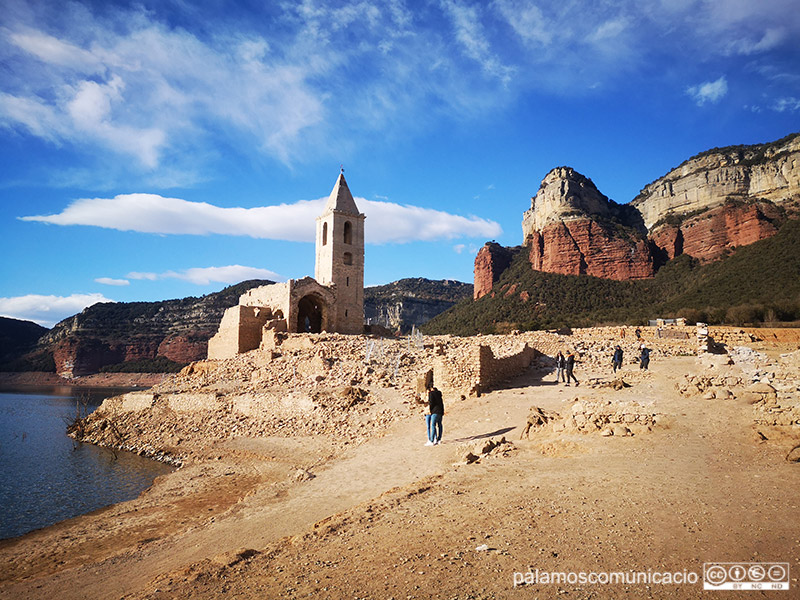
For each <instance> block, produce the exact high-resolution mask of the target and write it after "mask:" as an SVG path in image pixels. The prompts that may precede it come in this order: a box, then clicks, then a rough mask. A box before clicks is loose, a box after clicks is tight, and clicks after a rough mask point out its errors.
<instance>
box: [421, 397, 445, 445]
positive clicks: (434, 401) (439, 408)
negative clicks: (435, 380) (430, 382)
mask: <svg viewBox="0 0 800 600" xmlns="http://www.w3.org/2000/svg"><path fill="white" fill-rule="evenodd" d="M428 409H429V411H430V414H429V415H426V417H425V420H426V421H427V423H428V442H427V443H426V444H425V445H426V446H436V445H438V444H439V442H441V441H442V432H443V428H442V417H444V400H443V399H442V392H440V391H439V390H438V389H436V387H435V386H432V387H431V389H430V391H428Z"/></svg>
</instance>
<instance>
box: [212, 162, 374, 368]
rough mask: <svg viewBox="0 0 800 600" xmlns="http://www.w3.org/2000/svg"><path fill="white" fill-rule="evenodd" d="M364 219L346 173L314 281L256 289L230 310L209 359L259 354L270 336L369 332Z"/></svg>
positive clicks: (328, 211) (322, 230) (330, 211)
mask: <svg viewBox="0 0 800 600" xmlns="http://www.w3.org/2000/svg"><path fill="white" fill-rule="evenodd" d="M364 219H365V215H363V214H362V213H360V212H359V210H358V207H357V206H356V203H355V200H354V199H353V195H352V194H351V193H350V189H349V188H348V187H347V182H346V181H345V179H344V172H342V173H340V174H339V178H338V179H337V180H336V185H334V187H333V191H332V192H331V194H330V196H329V197H328V202H327V203H326V204H325V208H324V210H323V211H322V214H321V215H320V216H319V217H317V234H316V261H315V268H314V278H313V279H312V278H311V277H303V278H302V279H290V280H289V281H287V282H285V283H274V284H272V285H265V286H261V287H258V288H253V289H252V290H250V291H248V292H247V293H245V294H242V296H241V297H240V298H239V304H237V305H236V306H232V307H231V308H229V309H227V310H226V311H225V314H224V315H223V317H222V321H221V322H220V325H219V330H218V331H217V333H216V334H215V335H214V337H212V338H211V339H210V340H209V342H208V358H209V359H224V358H231V357H233V356H236V355H237V354H241V353H243V352H248V351H250V350H255V349H256V348H258V347H259V346H260V345H261V341H262V339H263V337H264V335H265V334H269V335H273V334H274V333H278V332H289V333H322V332H330V333H347V334H360V333H363V332H364Z"/></svg>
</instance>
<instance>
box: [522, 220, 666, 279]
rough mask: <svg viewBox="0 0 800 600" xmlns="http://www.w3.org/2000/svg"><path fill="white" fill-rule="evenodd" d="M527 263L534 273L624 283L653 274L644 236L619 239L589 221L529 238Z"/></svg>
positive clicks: (555, 226)
mask: <svg viewBox="0 0 800 600" xmlns="http://www.w3.org/2000/svg"><path fill="white" fill-rule="evenodd" d="M527 239H528V240H529V247H530V251H529V260H530V263H531V267H532V268H533V269H534V270H535V271H545V272H547V273H560V274H562V275H592V276H594V277H602V278H605V279H616V280H620V281H625V280H629V279H645V278H649V277H652V276H653V275H654V274H655V269H654V266H653V258H652V256H651V253H650V246H649V244H648V243H647V240H646V239H645V238H644V236H643V235H636V234H635V233H630V232H629V233H628V234H626V235H624V236H622V235H620V234H619V233H618V232H617V230H616V229H612V228H611V227H609V226H606V225H604V224H601V223H599V222H597V221H595V220H593V219H592V218H584V219H580V220H572V221H567V222H560V223H555V224H552V225H548V226H547V227H546V228H545V229H543V230H542V231H533V232H531V233H530V234H529V235H528V238H527Z"/></svg>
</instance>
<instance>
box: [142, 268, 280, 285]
mask: <svg viewBox="0 0 800 600" xmlns="http://www.w3.org/2000/svg"><path fill="white" fill-rule="evenodd" d="M128 277H130V278H131V279H147V280H150V281H157V280H159V279H180V280H182V281H188V282H190V283H194V284H196V285H209V284H210V283H239V282H240V281H245V280H247V279H269V280H271V281H283V280H284V279H285V278H284V277H281V276H280V275H278V274H277V273H275V272H274V271H269V270H267V269H259V268H257V267H245V266H242V265H228V266H225V267H194V268H191V269H186V270H185V271H166V272H165V273H137V272H132V273H128Z"/></svg>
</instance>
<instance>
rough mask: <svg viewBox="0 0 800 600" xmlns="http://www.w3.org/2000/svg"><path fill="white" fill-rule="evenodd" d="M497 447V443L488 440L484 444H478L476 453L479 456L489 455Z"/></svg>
mask: <svg viewBox="0 0 800 600" xmlns="http://www.w3.org/2000/svg"><path fill="white" fill-rule="evenodd" d="M496 446H497V444H495V442H494V441H493V440H486V441H485V442H482V443H480V444H478V445H477V446H475V453H476V454H479V455H480V454H489V452H491V451H492V450H494V449H495V447H496Z"/></svg>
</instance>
